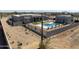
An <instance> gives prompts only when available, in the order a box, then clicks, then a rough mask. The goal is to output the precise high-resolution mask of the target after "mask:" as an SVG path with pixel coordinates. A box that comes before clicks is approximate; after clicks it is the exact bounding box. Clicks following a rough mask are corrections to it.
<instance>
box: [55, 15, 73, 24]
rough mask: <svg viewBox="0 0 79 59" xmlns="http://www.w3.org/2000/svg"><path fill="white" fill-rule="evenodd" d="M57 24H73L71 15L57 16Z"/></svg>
mask: <svg viewBox="0 0 79 59" xmlns="http://www.w3.org/2000/svg"><path fill="white" fill-rule="evenodd" d="M55 22H56V23H63V24H70V23H72V22H73V18H72V16H71V15H57V16H56V19H55Z"/></svg>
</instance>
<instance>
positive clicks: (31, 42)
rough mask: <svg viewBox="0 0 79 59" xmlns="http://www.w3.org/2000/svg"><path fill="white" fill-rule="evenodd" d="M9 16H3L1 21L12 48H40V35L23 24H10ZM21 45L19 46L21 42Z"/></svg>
mask: <svg viewBox="0 0 79 59" xmlns="http://www.w3.org/2000/svg"><path fill="white" fill-rule="evenodd" d="M7 20H8V17H2V19H1V22H2V26H3V30H4V33H5V36H6V38H7V42H8V44H9V46H10V48H19V47H20V48H39V43H40V36H39V35H37V34H36V33H34V32H32V31H29V30H28V29H26V28H24V27H23V26H13V27H12V26H10V25H8V23H7V22H6V21H7ZM18 42H19V43H20V44H21V46H18V44H19V43H18Z"/></svg>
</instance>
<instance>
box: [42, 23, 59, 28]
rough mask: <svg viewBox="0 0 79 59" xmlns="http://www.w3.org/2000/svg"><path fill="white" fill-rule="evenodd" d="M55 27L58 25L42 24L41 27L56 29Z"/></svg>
mask: <svg viewBox="0 0 79 59" xmlns="http://www.w3.org/2000/svg"><path fill="white" fill-rule="evenodd" d="M57 25H59V23H47V24H44V25H43V27H44V28H52V27H56V26H57Z"/></svg>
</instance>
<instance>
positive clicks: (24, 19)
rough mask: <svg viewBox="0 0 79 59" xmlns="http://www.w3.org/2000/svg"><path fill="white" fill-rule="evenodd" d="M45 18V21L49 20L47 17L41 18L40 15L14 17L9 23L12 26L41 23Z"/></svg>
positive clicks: (11, 17) (10, 18)
mask: <svg viewBox="0 0 79 59" xmlns="http://www.w3.org/2000/svg"><path fill="white" fill-rule="evenodd" d="M43 17H44V19H45V20H46V19H47V18H48V17H47V16H41V15H40V14H22V15H13V16H10V17H9V19H8V23H9V24H10V25H12V26H16V25H23V24H27V23H32V22H38V21H41V19H42V18H43Z"/></svg>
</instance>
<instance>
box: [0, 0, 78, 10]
mask: <svg viewBox="0 0 79 59" xmlns="http://www.w3.org/2000/svg"><path fill="white" fill-rule="evenodd" d="M0 10H57V11H61V10H63V11H79V0H0Z"/></svg>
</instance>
